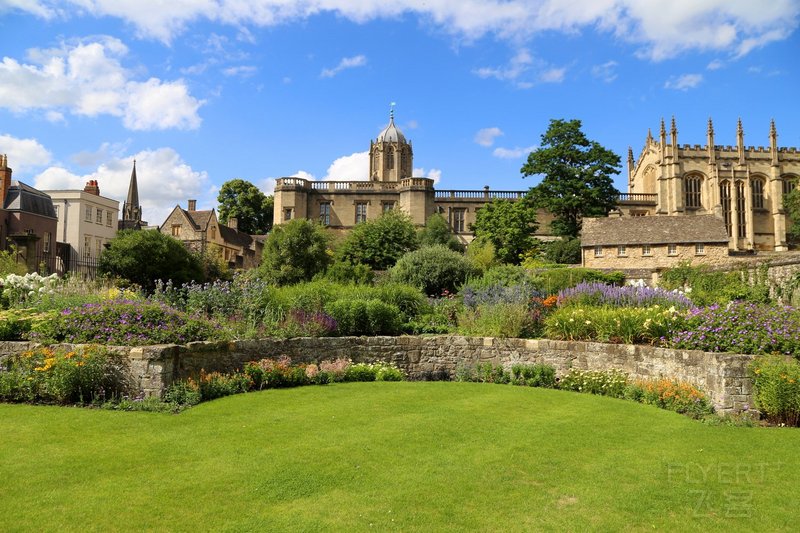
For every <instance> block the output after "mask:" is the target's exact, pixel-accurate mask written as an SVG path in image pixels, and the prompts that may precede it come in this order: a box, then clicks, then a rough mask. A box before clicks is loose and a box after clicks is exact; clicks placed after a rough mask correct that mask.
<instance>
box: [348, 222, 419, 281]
mask: <svg viewBox="0 0 800 533" xmlns="http://www.w3.org/2000/svg"><path fill="white" fill-rule="evenodd" d="M418 246H419V243H418V241H417V232H416V229H415V228H414V223H413V222H411V219H410V218H409V217H408V215H406V214H405V213H403V212H402V211H400V210H391V211H387V212H385V213H383V214H382V215H381V216H380V217H378V218H376V219H374V220H367V221H366V222H361V223H359V224H356V225H355V227H354V228H353V229H352V230H350V232H349V233H348V234H347V236H346V237H345V239H344V241H343V242H342V244H341V245H340V246H339V248H338V249H337V250H336V257H337V259H339V260H343V261H348V262H350V263H353V264H363V265H367V266H368V267H370V268H372V269H374V270H388V269H389V268H391V267H392V266H394V264H395V263H396V262H397V260H398V259H400V258H401V257H402V256H403V255H404V254H406V253H407V252H410V251H411V250H416V249H417V247H418Z"/></svg>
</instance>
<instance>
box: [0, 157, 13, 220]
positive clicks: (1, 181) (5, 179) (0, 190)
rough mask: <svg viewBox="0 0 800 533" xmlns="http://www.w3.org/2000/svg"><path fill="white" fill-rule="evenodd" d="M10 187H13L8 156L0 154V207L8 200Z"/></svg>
mask: <svg viewBox="0 0 800 533" xmlns="http://www.w3.org/2000/svg"><path fill="white" fill-rule="evenodd" d="M9 188H11V169H10V168H8V156H7V155H5V154H0V208H2V207H3V204H4V203H5V201H6V193H7V192H8V189H9Z"/></svg>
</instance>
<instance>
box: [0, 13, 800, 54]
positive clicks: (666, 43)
mask: <svg viewBox="0 0 800 533" xmlns="http://www.w3.org/2000/svg"><path fill="white" fill-rule="evenodd" d="M69 4H72V5H73V6H75V7H74V8H72V11H73V12H74V13H75V14H76V16H81V15H90V16H95V17H98V18H99V17H107V16H108V17H116V18H120V19H122V20H124V21H126V22H128V23H129V24H131V25H132V26H133V27H134V28H136V31H137V34H138V35H139V36H140V37H144V38H150V39H157V40H161V41H163V42H165V43H169V42H171V41H172V40H174V39H175V38H176V36H178V35H180V34H181V33H182V32H184V31H185V30H186V28H187V26H188V25H190V24H192V23H194V22H197V21H211V22H214V23H219V24H225V25H230V26H233V27H235V28H237V29H238V30H239V32H240V37H241V35H247V34H248V33H249V32H248V30H247V27H253V26H255V27H270V26H275V25H278V24H287V23H291V22H296V21H300V20H304V19H307V18H310V17H312V16H317V15H320V14H324V13H330V14H333V15H336V16H339V17H342V18H345V19H347V20H350V21H354V22H357V23H364V22H368V21H370V20H375V19H392V18H396V17H399V16H403V15H409V14H410V15H415V16H417V17H418V18H419V19H420V20H422V21H425V23H426V24H427V25H429V27H431V28H433V29H434V30H437V31H440V32H442V33H446V34H449V35H452V36H454V37H456V38H457V39H458V40H467V41H474V40H476V39H478V38H481V37H484V36H486V35H487V34H491V35H494V36H496V37H499V38H501V39H507V40H509V41H510V42H514V43H519V42H524V41H525V40H527V39H530V38H531V37H533V36H535V35H538V34H541V33H544V32H552V31H557V32H562V33H568V34H573V33H577V32H580V31H582V30H586V29H594V30H597V31H599V32H605V33H610V34H613V35H614V36H615V37H617V38H619V39H622V40H625V41H628V42H632V43H634V44H637V45H639V46H640V49H639V55H641V56H643V57H647V58H650V59H653V60H662V59H665V58H668V57H672V56H674V55H676V54H679V53H682V52H686V51H690V50H699V51H724V52H729V53H731V54H732V55H744V54H747V53H748V52H750V51H751V50H753V49H754V48H757V47H761V46H764V45H766V44H768V43H770V42H773V41H776V40H782V39H786V38H787V37H788V36H789V35H790V34H791V33H792V32H793V31H794V30H795V28H796V27H797V25H798V14H800V4H799V3H798V2H796V1H795V0H771V1H769V2H754V1H753V0H675V1H673V2H670V4H669V7H668V8H666V9H665V8H664V2H663V1H662V0H571V1H570V2H564V1H563V0H459V1H458V2H454V1H452V0H427V1H426V2H421V1H420V0H394V1H393V2H386V1H385V0H358V1H354V0H295V1H292V2H288V1H286V0H249V1H247V2H245V1H242V0H214V1H212V0H196V1H190V0H183V1H175V2H164V1H163V0H137V1H133V0H127V1H121V0H68V2H67V1H65V0H10V1H9V0H6V1H5V9H6V10H8V9H19V10H24V11H28V12H30V13H32V14H34V15H36V16H39V17H42V18H51V17H53V16H54V15H55V14H56V13H59V14H62V15H63V16H67V14H66V12H67V11H68V10H69V9H70V8H69V7H64V6H69ZM1 11H3V8H2V7H0V12H1ZM245 40H247V39H246V38H245Z"/></svg>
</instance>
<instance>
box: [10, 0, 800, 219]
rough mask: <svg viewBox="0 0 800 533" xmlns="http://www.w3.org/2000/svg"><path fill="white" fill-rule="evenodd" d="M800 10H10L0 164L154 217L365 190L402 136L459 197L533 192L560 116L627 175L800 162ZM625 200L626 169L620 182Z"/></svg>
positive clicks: (23, 4)
mask: <svg viewBox="0 0 800 533" xmlns="http://www.w3.org/2000/svg"><path fill="white" fill-rule="evenodd" d="M799 21H800V2H798V1H797V0H773V1H770V2H754V1H751V0H673V1H672V2H663V1H660V0H573V1H571V2H564V1H557V0H527V1H523V0H504V1H501V0H487V1H478V0H461V1H459V2H453V1H452V0H427V1H422V0H395V1H393V2H384V1H380V0H297V1H287V0H250V1H246V2H245V1H242V0H182V1H180V2H179V1H173V2H167V3H164V2H160V1H156V0H62V1H53V0H0V44H1V45H2V47H1V48H0V58H2V59H1V60H0V153H7V154H8V159H9V164H10V166H11V167H12V168H14V176H15V177H16V178H18V179H20V180H22V181H25V182H27V183H30V184H32V185H35V186H37V187H40V188H44V189H51V188H52V189H55V188H82V187H83V185H84V183H85V182H86V181H87V180H89V179H97V180H98V181H99V183H100V189H101V194H103V195H104V196H109V197H112V198H115V199H118V200H120V201H122V200H124V197H125V194H126V191H127V186H128V178H129V176H130V168H131V162H132V160H133V159H134V158H136V159H137V169H138V176H139V190H140V196H141V201H142V205H143V208H144V218H145V219H147V220H148V221H149V222H150V223H155V224H160V223H161V222H163V220H164V218H165V217H166V215H167V214H168V212H169V210H170V209H171V208H172V207H174V206H175V205H176V204H180V205H182V206H185V205H186V200H187V199H189V198H196V199H197V200H198V206H199V207H200V208H210V207H214V206H215V205H216V194H217V191H218V188H219V186H220V185H221V184H222V183H224V182H225V181H227V180H230V179H233V178H243V179H246V180H249V181H251V182H253V183H255V184H256V185H258V186H259V187H260V188H262V190H264V191H265V192H270V191H271V188H272V186H273V185H274V179H275V178H277V177H281V176H290V175H299V176H302V177H307V178H312V177H313V179H343V180H344V179H365V178H366V174H367V161H368V160H367V158H366V152H367V150H368V148H369V141H370V139H371V138H374V137H375V136H377V134H378V132H379V131H380V130H381V128H382V127H383V126H385V124H386V123H387V122H388V113H389V105H390V103H391V102H396V104H397V105H396V123H397V124H398V126H399V127H400V128H401V129H402V130H403V132H404V133H405V134H406V137H407V138H409V139H411V141H412V142H413V145H414V167H415V168H416V174H417V175H424V176H429V177H432V178H434V179H436V180H437V187H438V188H442V189H477V188H481V187H483V186H484V185H489V186H491V187H492V188H493V189H502V190H509V189H510V190H522V189H527V188H528V187H530V186H532V185H535V184H536V182H537V180H536V179H532V178H527V179H522V178H521V175H520V167H521V166H522V165H523V164H524V162H525V160H526V157H527V154H528V152H529V151H530V150H531V149H533V148H535V147H536V146H537V144H538V142H539V140H540V136H541V134H542V133H543V132H544V131H545V130H546V128H547V125H548V123H549V120H550V119H553V118H564V119H571V118H577V119H580V120H581V121H582V122H583V126H584V131H585V132H586V133H587V135H588V136H589V137H590V138H592V139H594V140H597V141H598V142H600V143H601V144H603V145H604V146H606V147H607V148H610V149H612V150H614V151H615V152H616V153H617V154H619V155H620V157H621V158H622V160H623V166H624V161H625V158H626V153H627V148H628V146H629V145H630V146H632V147H633V149H634V153H635V154H636V155H637V156H638V153H639V151H640V150H641V148H642V146H643V142H644V138H645V136H646V134H647V129H648V128H652V130H653V134H654V135H657V134H658V126H659V121H660V119H661V117H665V118H666V119H667V121H669V119H670V117H671V116H673V115H674V116H675V118H676V120H677V126H678V131H679V134H678V140H679V142H680V143H691V144H704V143H705V138H706V134H705V132H706V123H707V119H708V117H709V116H711V117H712V118H713V120H714V125H715V130H716V142H717V144H734V143H735V138H736V137H735V133H736V121H737V119H738V118H739V117H741V119H742V122H743V125H744V130H745V144H747V145H765V144H768V137H767V136H768V132H769V121H770V119H772V118H774V119H775V121H776V125H777V128H778V134H779V138H778V141H779V144H780V145H781V146H800V105H798V97H797V95H798V93H800V91H799V90H798V87H800V76H799V75H798V69H797V65H798V52H800V37H799V36H798V32H797V25H798V22H799ZM615 183H616V185H617V187H618V188H619V189H620V190H622V191H624V190H625V189H626V174H625V170H624V169H623V170H622V172H621V174H620V175H619V176H618V177H617V179H616V181H615Z"/></svg>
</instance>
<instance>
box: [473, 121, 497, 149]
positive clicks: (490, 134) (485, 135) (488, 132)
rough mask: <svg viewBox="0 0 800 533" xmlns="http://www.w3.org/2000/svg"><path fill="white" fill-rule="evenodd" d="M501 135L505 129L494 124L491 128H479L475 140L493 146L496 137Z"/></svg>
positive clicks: (483, 144)
mask: <svg viewBox="0 0 800 533" xmlns="http://www.w3.org/2000/svg"><path fill="white" fill-rule="evenodd" d="M501 135H503V130H501V129H500V128H498V127H496V126H492V127H491V128H483V129H481V130H478V133H476V134H475V139H474V140H475V142H476V143H477V144H480V145H481V146H491V145H493V144H494V140H495V137H499V136H501Z"/></svg>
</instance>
